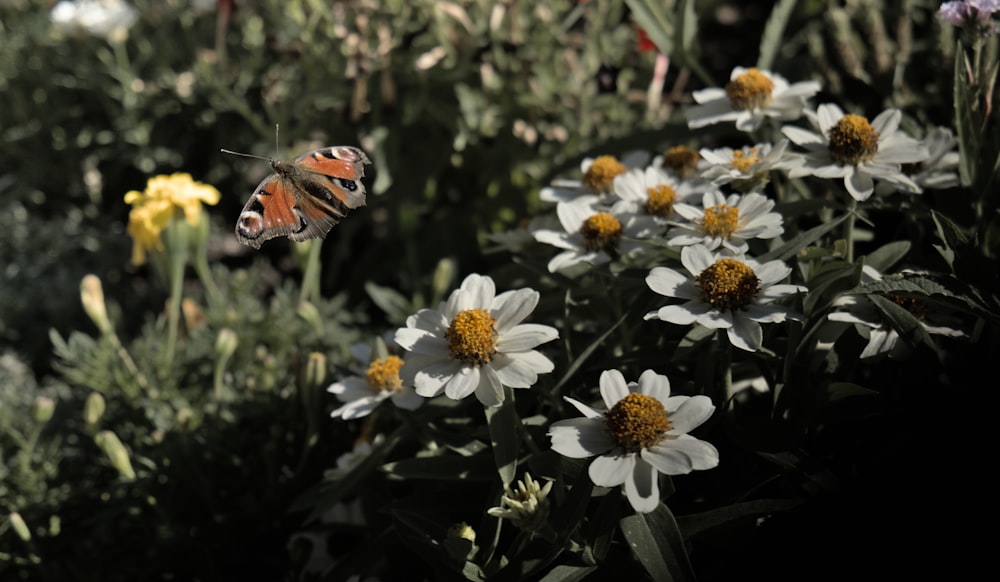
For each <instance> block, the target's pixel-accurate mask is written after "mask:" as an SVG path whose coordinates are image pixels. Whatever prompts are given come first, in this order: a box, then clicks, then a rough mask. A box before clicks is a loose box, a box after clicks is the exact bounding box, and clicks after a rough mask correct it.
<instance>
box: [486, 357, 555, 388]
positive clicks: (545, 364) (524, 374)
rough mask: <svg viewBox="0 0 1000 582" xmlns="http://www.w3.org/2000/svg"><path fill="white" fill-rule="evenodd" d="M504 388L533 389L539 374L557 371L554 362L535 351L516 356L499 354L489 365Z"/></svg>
mask: <svg viewBox="0 0 1000 582" xmlns="http://www.w3.org/2000/svg"><path fill="white" fill-rule="evenodd" d="M489 367H490V368H492V369H493V370H494V371H495V372H496V375H497V377H498V378H499V379H500V382H501V383H502V384H503V385H504V386H510V387H511V388H531V387H532V386H534V385H535V382H537V381H538V374H547V373H549V372H551V371H552V370H554V369H555V365H554V364H553V363H552V360H550V359H548V358H546V357H545V356H543V355H542V354H541V353H539V352H536V351H534V350H532V351H530V352H517V353H514V354H503V353H498V354H496V355H495V356H493V361H491V362H490V365H489Z"/></svg>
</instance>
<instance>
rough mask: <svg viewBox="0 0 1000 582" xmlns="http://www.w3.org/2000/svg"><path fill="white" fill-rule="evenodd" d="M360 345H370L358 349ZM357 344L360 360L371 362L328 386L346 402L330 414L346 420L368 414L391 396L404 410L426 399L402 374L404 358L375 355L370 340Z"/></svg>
mask: <svg viewBox="0 0 1000 582" xmlns="http://www.w3.org/2000/svg"><path fill="white" fill-rule="evenodd" d="M358 346H364V347H366V348H368V349H367V350H364V349H362V352H363V353H357V352H358ZM358 346H354V347H353V348H352V350H351V351H352V352H355V353H356V355H357V356H360V357H358V360H359V361H363V362H364V361H368V362H370V363H369V365H368V368H367V369H366V370H365V371H364V372H363V373H362V374H361V375H357V376H348V377H347V378H344V379H343V380H340V381H339V382H334V383H333V384H331V385H330V386H329V387H328V388H327V389H326V391H327V392H329V393H331V394H334V395H336V396H337V398H338V399H339V400H340V401H341V402H343V403H344V405H343V406H341V407H340V408H338V409H336V410H334V411H333V412H332V413H331V414H330V416H332V417H333V418H343V419H344V420H352V419H355V418H361V417H364V416H368V414H370V413H371V411H373V410H375V407H376V406H378V405H379V404H381V403H382V402H383V401H385V400H392V403H393V404H395V405H396V406H397V407H399V408H402V409H404V410H416V409H417V408H418V407H420V405H421V404H422V403H423V401H424V399H423V398H422V397H421V396H420V395H419V394H417V393H416V392H414V391H413V388H412V387H411V386H410V385H408V384H405V383H404V382H403V380H402V379H401V378H400V377H399V370H400V368H402V367H403V359H402V358H400V357H399V356H395V355H385V356H383V357H376V358H372V356H371V352H372V350H371V347H370V346H369V345H368V344H359V345H358Z"/></svg>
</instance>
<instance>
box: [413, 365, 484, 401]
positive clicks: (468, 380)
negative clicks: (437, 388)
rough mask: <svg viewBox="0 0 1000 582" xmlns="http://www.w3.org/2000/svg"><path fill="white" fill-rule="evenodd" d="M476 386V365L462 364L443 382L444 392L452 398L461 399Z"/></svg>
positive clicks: (477, 377)
mask: <svg viewBox="0 0 1000 582" xmlns="http://www.w3.org/2000/svg"><path fill="white" fill-rule="evenodd" d="M478 387H479V368H478V367H476V366H462V367H461V368H459V369H458V373H457V374H455V375H454V376H452V377H451V379H450V380H448V381H447V382H445V385H444V394H445V396H447V397H448V398H451V399H452V400H461V399H463V398H465V397H466V396H468V395H469V394H472V393H473V392H475V390H476V388H478ZM418 391H419V387H418Z"/></svg>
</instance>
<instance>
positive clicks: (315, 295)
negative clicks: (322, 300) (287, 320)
mask: <svg viewBox="0 0 1000 582" xmlns="http://www.w3.org/2000/svg"><path fill="white" fill-rule="evenodd" d="M322 250H323V240H322V239H317V240H314V241H312V242H311V243H310V247H309V256H308V257H307V258H306V268H305V272H304V273H303V275H302V288H301V289H300V290H299V304H302V303H305V302H307V301H309V300H310V299H312V300H317V299H319V275H320V269H321V267H322V265H321V264H320V261H319V259H320V251H322Z"/></svg>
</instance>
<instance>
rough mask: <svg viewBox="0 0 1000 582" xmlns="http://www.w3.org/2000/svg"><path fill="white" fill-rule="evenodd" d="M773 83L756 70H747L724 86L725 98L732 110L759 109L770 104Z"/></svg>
mask: <svg viewBox="0 0 1000 582" xmlns="http://www.w3.org/2000/svg"><path fill="white" fill-rule="evenodd" d="M772 91H774V81H772V80H771V78H770V77H768V76H767V75H765V74H764V73H761V72H760V71H758V70H757V69H749V70H747V72H745V73H743V74H742V75H740V76H738V77H736V78H735V79H733V80H732V81H730V82H729V83H727V84H726V97H729V102H730V103H731V104H732V106H733V109H743V110H750V109H759V108H761V107H766V106H768V105H769V104H770V103H771V92H772Z"/></svg>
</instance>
